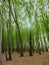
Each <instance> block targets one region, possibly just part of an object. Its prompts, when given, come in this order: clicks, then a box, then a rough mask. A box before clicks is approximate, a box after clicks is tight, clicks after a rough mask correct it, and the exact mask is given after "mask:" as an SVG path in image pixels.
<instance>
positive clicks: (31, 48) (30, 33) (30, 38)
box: [29, 30, 32, 56]
mask: <svg viewBox="0 0 49 65" xmlns="http://www.w3.org/2000/svg"><path fill="white" fill-rule="evenodd" d="M29 40H30V42H29V44H30V56H32V34H31V30H30V39H29Z"/></svg>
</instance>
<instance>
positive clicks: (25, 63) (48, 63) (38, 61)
mask: <svg viewBox="0 0 49 65" xmlns="http://www.w3.org/2000/svg"><path fill="white" fill-rule="evenodd" d="M2 65H49V52H44V53H42V55H39V54H38V53H34V54H33V56H29V53H27V52H25V53H24V57H19V54H18V53H16V52H14V53H13V54H12V60H11V61H6V60H5V55H4V54H2Z"/></svg>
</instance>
